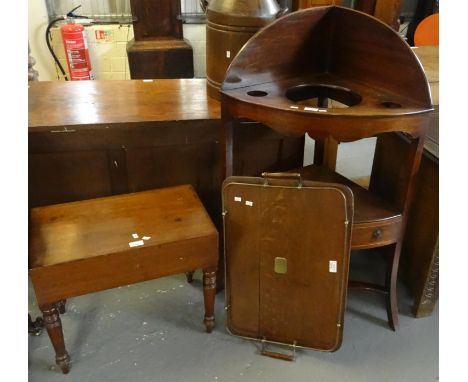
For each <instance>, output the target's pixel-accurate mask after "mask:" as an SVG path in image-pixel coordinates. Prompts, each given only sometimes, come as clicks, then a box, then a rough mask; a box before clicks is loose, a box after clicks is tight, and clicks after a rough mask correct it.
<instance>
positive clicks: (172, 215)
mask: <svg viewBox="0 0 468 382" xmlns="http://www.w3.org/2000/svg"><path fill="white" fill-rule="evenodd" d="M134 235H136V236H137V237H135V236H134ZM137 240H141V241H142V242H143V244H142V245H139V246H132V245H131V244H132V243H134V242H135V241H137ZM217 264H218V233H217V231H216V228H215V227H214V225H213V223H212V221H211V219H210V218H209V216H208V214H207V212H206V211H205V209H204V208H203V205H202V204H201V202H200V200H199V199H198V197H197V195H196V193H195V192H194V190H193V188H192V187H191V186H189V185H184V186H178V187H172V188H164V189H159V190H152V191H146V192H140V193H131V194H126V195H121V196H113V197H106V198H97V199H90V200H86V201H79V202H73V203H66V204H56V205H52V206H47V207H41V208H34V209H32V210H31V217H30V233H29V273H30V275H31V280H32V283H33V286H34V290H35V293H36V298H37V302H38V305H39V307H40V309H41V311H42V312H43V315H44V323H45V326H46V328H47V331H48V333H49V337H50V339H51V341H52V344H53V346H54V349H55V352H56V363H57V364H58V365H59V366H60V367H61V369H62V371H63V372H64V373H67V372H68V371H69V361H70V357H69V355H68V353H67V351H66V349H65V344H64V340H63V333H62V328H61V320H60V315H59V313H61V314H63V313H65V299H67V298H70V297H76V296H80V295H83V294H87V293H93V292H98V291H101V290H105V289H109V288H115V287H118V286H122V285H128V284H133V283H137V282H141V281H146V280H152V279H155V278H158V277H163V276H168V275H173V274H178V273H186V272H190V271H192V270H193V269H198V268H201V269H203V274H204V275H203V278H204V283H203V285H204V302H205V317H204V322H205V326H206V330H207V331H208V332H211V331H212V329H213V327H214V300H215V290H216V269H217Z"/></svg>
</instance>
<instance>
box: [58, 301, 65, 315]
mask: <svg viewBox="0 0 468 382" xmlns="http://www.w3.org/2000/svg"><path fill="white" fill-rule="evenodd" d="M66 303H67V300H60V301H59V302H57V309H58V311H59V313H60V314H65V313H66V312H67V311H66V310H65V304H66Z"/></svg>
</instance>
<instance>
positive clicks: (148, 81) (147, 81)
mask: <svg viewBox="0 0 468 382" xmlns="http://www.w3.org/2000/svg"><path fill="white" fill-rule="evenodd" d="M143 82H153V80H143Z"/></svg>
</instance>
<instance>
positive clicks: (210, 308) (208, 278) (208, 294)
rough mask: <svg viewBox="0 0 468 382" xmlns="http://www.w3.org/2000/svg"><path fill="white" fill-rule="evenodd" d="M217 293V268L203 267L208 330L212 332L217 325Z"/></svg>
mask: <svg viewBox="0 0 468 382" xmlns="http://www.w3.org/2000/svg"><path fill="white" fill-rule="evenodd" d="M215 295H216V268H208V269H203V299H204V301H205V319H204V320H203V322H204V324H205V326H206V331H207V332H208V333H211V331H212V330H213V328H214V326H215V318H214V303H215Z"/></svg>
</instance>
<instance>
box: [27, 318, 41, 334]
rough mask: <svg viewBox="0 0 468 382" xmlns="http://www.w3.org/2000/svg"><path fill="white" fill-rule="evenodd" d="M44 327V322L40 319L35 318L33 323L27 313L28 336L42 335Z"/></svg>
mask: <svg viewBox="0 0 468 382" xmlns="http://www.w3.org/2000/svg"><path fill="white" fill-rule="evenodd" d="M43 327H44V322H43V321H42V317H37V318H36V320H35V321H33V320H32V318H31V315H30V314H29V313H28V332H29V334H34V335H35V336H38V335H40V334H41V333H42V329H43Z"/></svg>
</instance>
